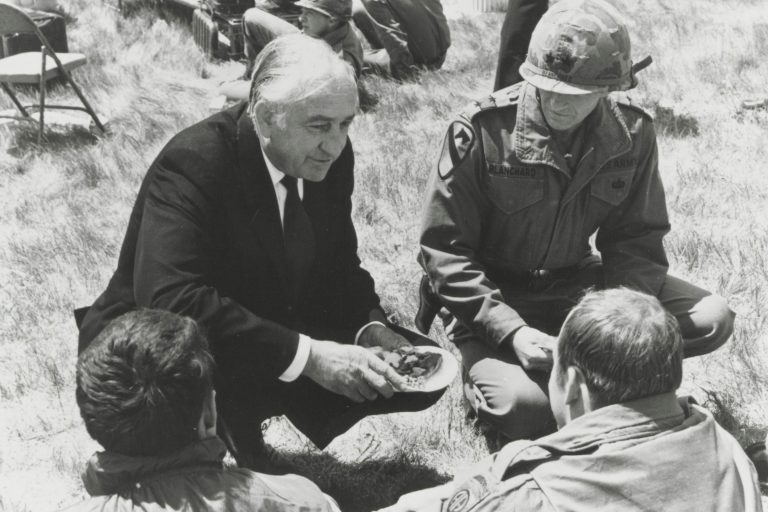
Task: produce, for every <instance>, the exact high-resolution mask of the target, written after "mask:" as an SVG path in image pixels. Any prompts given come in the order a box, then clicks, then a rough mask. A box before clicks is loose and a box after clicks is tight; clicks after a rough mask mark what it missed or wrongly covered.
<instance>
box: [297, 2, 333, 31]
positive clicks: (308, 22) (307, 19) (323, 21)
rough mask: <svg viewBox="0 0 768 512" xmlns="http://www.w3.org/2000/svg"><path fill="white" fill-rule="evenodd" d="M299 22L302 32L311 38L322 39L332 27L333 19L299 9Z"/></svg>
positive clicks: (319, 13)
mask: <svg viewBox="0 0 768 512" xmlns="http://www.w3.org/2000/svg"><path fill="white" fill-rule="evenodd" d="M299 21H301V30H302V32H304V33H305V34H307V35H308V36H312V37H323V35H325V33H326V32H329V31H330V30H331V28H332V25H333V18H329V17H328V16H326V15H325V14H323V13H321V12H317V11H313V10H312V9H307V8H302V9H301V16H300V17H299Z"/></svg>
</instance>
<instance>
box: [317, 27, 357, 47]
mask: <svg viewBox="0 0 768 512" xmlns="http://www.w3.org/2000/svg"><path fill="white" fill-rule="evenodd" d="M349 30H350V28H349V22H347V23H342V24H341V25H340V26H338V27H337V28H335V29H333V30H331V31H330V32H328V33H327V34H325V35H324V36H323V40H324V41H325V42H326V43H328V45H329V46H330V47H331V48H333V51H335V52H338V51H339V50H341V47H342V44H343V42H344V39H346V37H347V34H348V33H349Z"/></svg>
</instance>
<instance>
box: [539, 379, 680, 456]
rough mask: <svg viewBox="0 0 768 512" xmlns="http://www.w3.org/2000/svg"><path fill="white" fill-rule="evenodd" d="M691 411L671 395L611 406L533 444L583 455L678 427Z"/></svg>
mask: <svg viewBox="0 0 768 512" xmlns="http://www.w3.org/2000/svg"><path fill="white" fill-rule="evenodd" d="M694 412H695V410H694V409H692V408H688V407H683V406H681V404H680V403H679V401H678V399H677V397H676V396H675V394H674V392H672V393H664V394H660V395H653V396H649V397H646V398H641V399H640V400H634V401H632V402H625V403H620V404H613V405H609V406H607V407H602V408H600V409H597V410H596V411H592V412H591V413H588V414H585V415H584V416H580V417H578V418H576V419H575V420H573V421H571V422H570V423H568V424H567V425H565V426H564V427H563V428H562V429H560V430H559V431H557V432H555V433H554V434H550V435H548V436H546V437H543V438H541V439H540V440H539V441H536V442H535V443H534V444H536V445H539V446H543V447H547V448H552V449H554V451H558V452H583V451H590V450H592V449H597V448H598V447H599V446H600V445H602V444H606V443H615V442H619V441H629V440H632V439H636V438H647V437H649V436H652V435H654V434H656V433H661V432H663V431H665V430H669V429H673V428H675V427H679V426H680V425H682V424H683V423H684V422H685V421H686V420H687V419H688V418H690V417H691V416H692V415H693V414H694Z"/></svg>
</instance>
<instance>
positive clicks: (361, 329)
mask: <svg viewBox="0 0 768 512" xmlns="http://www.w3.org/2000/svg"><path fill="white" fill-rule="evenodd" d="M372 325H380V326H382V327H386V325H384V324H383V323H382V322H379V321H378V320H374V321H373V322H368V323H367V324H365V325H364V326H362V327H361V328H360V330H359V331H357V334H356V335H355V345H357V344H358V342H359V341H360V336H361V335H362V334H363V331H364V330H366V329H367V328H369V327H370V326H372Z"/></svg>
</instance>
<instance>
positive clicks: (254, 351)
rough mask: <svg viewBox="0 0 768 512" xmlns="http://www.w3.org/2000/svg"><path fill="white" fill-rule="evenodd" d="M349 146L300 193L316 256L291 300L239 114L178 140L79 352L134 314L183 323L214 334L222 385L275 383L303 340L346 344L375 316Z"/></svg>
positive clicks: (160, 162)
mask: <svg viewBox="0 0 768 512" xmlns="http://www.w3.org/2000/svg"><path fill="white" fill-rule="evenodd" d="M353 168H354V156H353V153H352V145H351V143H349V141H348V142H347V145H346V147H345V148H344V150H343V152H342V154H341V155H340V156H339V158H338V159H337V160H336V161H335V162H334V163H333V165H332V166H331V169H330V171H329V173H328V176H327V177H326V178H325V180H323V181H322V182H319V183H313V182H309V181H305V182H304V199H303V205H304V208H305V210H306V211H307V214H308V216H309V218H310V219H311V221H312V224H313V229H314V231H315V239H316V244H317V248H316V257H315V261H314V264H313V267H312V270H311V271H310V272H309V277H307V279H306V281H305V283H304V286H303V290H302V293H300V294H299V295H300V297H299V298H298V299H292V298H291V297H290V293H289V292H288V284H287V281H286V273H287V268H286V265H285V263H284V262H285V249H284V247H283V240H282V227H281V223H280V216H279V212H278V207H277V199H276V197H275V192H274V187H273V185H272V181H271V179H270V177H269V173H268V171H267V168H266V165H265V163H264V159H263V156H262V152H261V149H260V146H259V140H258V138H257V136H256V134H255V132H254V129H253V125H252V123H251V120H250V118H249V117H248V115H247V111H246V109H245V105H244V104H240V105H238V106H236V107H233V108H231V109H229V110H226V111H224V112H221V113H218V114H215V115H213V116H212V117H210V118H208V119H206V120H204V121H201V122H200V123H198V124H196V125H194V126H192V127H190V128H187V129H186V130H184V131H182V132H181V133H179V134H178V135H177V136H175V137H174V138H173V139H172V140H171V141H170V142H169V143H168V144H167V145H166V147H165V148H164V149H163V150H162V151H161V152H160V155H159V156H158V157H157V159H156V160H155V161H154V162H153V163H152V166H151V167H150V169H149V171H148V172H147V175H146V177H145V178H144V181H143V183H142V185H141V189H140V190H139V195H138V198H137V199H136V204H135V206H134V208H133V212H132V214H131V218H130V222H129V224H128V231H127V233H126V236H125V240H124V241H123V246H122V250H121V252H120V258H119V260H118V266H117V270H116V271H115V274H114V276H113V277H112V279H111V281H110V282H109V285H108V287H107V289H106V291H105V292H104V293H103V294H102V295H101V296H100V297H99V298H98V299H97V300H96V302H95V303H94V304H93V306H92V307H91V308H90V310H89V312H88V314H87V315H86V317H85V319H84V321H83V323H82V325H81V330H80V346H79V348H80V350H81V351H82V350H83V349H84V348H85V347H86V346H87V345H88V344H89V343H90V342H91V340H93V338H95V337H96V336H97V335H98V334H99V332H100V331H101V330H102V329H103V328H104V327H105V326H106V324H107V323H108V322H109V321H110V320H112V319H113V318H116V317H117V316H119V315H121V314H122V313H124V312H126V311H129V310H132V309H135V308H138V307H146V308H160V309H166V310H170V311H173V312H176V313H180V314H183V315H187V316H190V317H192V318H194V319H195V320H197V321H198V322H199V323H200V324H201V325H202V326H203V327H204V328H205V329H207V331H208V334H209V339H210V341H211V347H212V350H213V353H214V355H215V357H216V360H217V364H218V367H219V369H220V370H222V372H220V373H223V374H225V375H226V376H227V378H236V379H238V380H240V379H246V380H248V379H249V378H252V377H254V376H255V377H257V378H266V379H273V378H277V377H278V376H279V375H280V374H281V373H282V372H283V371H285V369H286V368H287V367H288V365H289V364H290V362H291V361H292V360H293V357H294V355H295V353H296V348H297V344H298V332H297V331H300V332H303V333H305V334H307V335H309V336H312V337H315V338H320V339H334V340H336V341H342V342H350V341H351V340H352V339H353V338H354V334H355V332H356V331H357V330H358V329H359V328H360V327H362V325H364V324H365V323H366V322H367V321H368V315H369V313H370V311H371V310H372V309H374V308H376V307H378V305H379V299H378V297H377V295H376V293H375V291H374V284H373V280H372V279H371V277H370V275H369V274H368V272H366V271H365V270H363V269H362V268H361V267H360V260H359V259H358V257H357V237H356V234H355V229H354V226H353V224H352V219H351V196H352V189H353V184H354V178H353Z"/></svg>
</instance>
